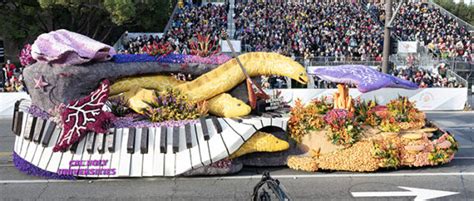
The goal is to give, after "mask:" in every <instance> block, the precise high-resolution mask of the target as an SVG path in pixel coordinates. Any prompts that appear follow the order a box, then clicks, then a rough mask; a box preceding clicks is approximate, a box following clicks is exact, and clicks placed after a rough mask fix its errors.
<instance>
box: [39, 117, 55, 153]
mask: <svg viewBox="0 0 474 201" xmlns="http://www.w3.org/2000/svg"><path fill="white" fill-rule="evenodd" d="M54 129H56V123H55V122H54V121H51V122H49V126H48V129H46V132H45V133H44V136H43V141H42V142H41V144H43V147H47V146H48V144H49V141H51V137H52V136H53V133H54Z"/></svg>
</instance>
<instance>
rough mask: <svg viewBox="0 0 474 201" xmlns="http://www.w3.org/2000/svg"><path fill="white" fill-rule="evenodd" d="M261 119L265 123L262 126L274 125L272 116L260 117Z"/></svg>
mask: <svg viewBox="0 0 474 201" xmlns="http://www.w3.org/2000/svg"><path fill="white" fill-rule="evenodd" d="M259 119H260V121H261V122H262V124H263V127H262V128H264V127H268V126H271V125H272V118H271V117H259Z"/></svg>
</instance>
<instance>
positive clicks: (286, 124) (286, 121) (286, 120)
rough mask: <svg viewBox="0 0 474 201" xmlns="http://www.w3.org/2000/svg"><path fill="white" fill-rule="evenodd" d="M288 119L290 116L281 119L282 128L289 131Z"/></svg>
mask: <svg viewBox="0 0 474 201" xmlns="http://www.w3.org/2000/svg"><path fill="white" fill-rule="evenodd" d="M288 120H289V118H288V117H283V118H282V120H281V122H282V129H283V130H284V131H287V129H288V128H287V127H288Z"/></svg>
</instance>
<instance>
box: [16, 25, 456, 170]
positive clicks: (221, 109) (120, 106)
mask: <svg viewBox="0 0 474 201" xmlns="http://www.w3.org/2000/svg"><path fill="white" fill-rule="evenodd" d="M204 43H205V39H204V40H203V39H202V37H200V39H199V40H198V41H196V44H195V45H193V48H194V49H193V51H194V53H196V54H195V55H180V54H172V53H170V49H169V47H167V46H163V45H156V44H153V45H150V46H149V47H147V49H146V51H145V52H146V53H147V54H141V55H121V54H115V51H114V50H113V48H111V47H110V46H108V45H105V44H102V43H99V42H97V41H94V40H92V39H90V38H87V37H85V36H82V35H79V34H76V33H72V32H69V31H66V30H58V31H55V32H50V33H46V34H42V35H40V36H39V37H38V38H37V40H36V41H35V43H34V44H33V46H32V50H31V52H32V56H33V58H34V59H35V60H36V61H37V62H36V63H34V64H31V65H29V66H28V67H26V69H25V70H24V77H25V82H26V86H27V88H28V90H29V94H30V96H31V101H25V100H20V101H18V102H17V103H16V104H15V110H14V117H13V122H12V130H13V133H14V134H15V135H16V140H15V146H14V153H13V160H14V164H15V166H16V167H17V168H18V169H19V170H20V171H23V172H25V173H27V174H30V175H35V176H44V177H49V178H61V179H74V178H77V177H86V178H96V177H99V178H103V177H150V176H193V175H225V174H232V173H237V172H239V171H240V170H241V169H242V168H243V166H244V165H251V166H262V167H267V166H286V165H287V166H288V167H290V168H292V169H296V170H303V171H319V170H343V171H359V172H372V171H376V170H379V169H381V168H385V169H387V168H400V167H421V166H435V165H441V164H445V163H448V162H449V161H450V160H452V158H453V156H454V154H455V152H456V149H457V143H456V141H455V140H454V138H453V137H452V136H451V135H450V134H449V133H447V132H445V131H442V130H440V129H439V128H438V127H436V126H435V125H433V124H432V123H430V122H429V121H427V120H426V117H425V115H424V113H423V112H421V111H419V110H417V109H416V108H415V107H414V103H412V102H410V101H408V99H407V98H405V97H400V98H398V99H396V100H392V101H391V102H390V103H389V104H387V105H378V104H377V102H376V101H361V100H358V99H356V100H354V99H353V98H352V97H351V96H349V93H348V87H347V86H348V85H356V86H357V88H358V89H359V90H360V91H361V92H367V91H371V90H377V89H380V88H384V87H400V88H406V89H414V88H416V86H414V85H413V84H412V83H410V82H407V81H404V80H400V79H398V78H395V77H393V76H390V75H386V74H383V73H380V72H377V71H375V70H371V69H369V68H367V67H364V66H339V67H334V68H318V69H316V70H312V71H311V72H306V70H305V68H304V67H303V66H301V65H300V64H299V63H297V62H295V61H293V60H292V59H290V58H288V57H285V56H282V55H279V54H276V53H266V52H251V53H245V54H241V55H239V56H238V57H235V58H232V57H229V56H226V55H221V54H217V53H216V52H213V51H210V49H209V48H208V46H206V45H203V44H204ZM179 73H181V74H183V75H186V76H185V77H186V79H185V80H179V79H176V76H173V75H176V74H179ZM307 73H310V74H314V75H316V76H319V77H320V78H321V79H325V80H328V81H331V82H336V83H339V85H338V92H337V93H335V94H334V95H333V96H332V97H325V98H321V99H314V100H313V101H311V102H310V103H301V102H299V101H297V103H296V104H295V105H294V106H293V107H290V106H288V105H287V104H286V103H285V101H283V99H282V98H281V97H280V93H279V92H278V91H277V90H275V91H272V92H268V91H264V90H262V89H261V88H260V87H259V84H258V83H255V82H254V81H253V80H252V79H251V77H256V76H261V75H279V76H286V77H289V78H291V79H293V80H295V81H297V82H300V83H302V84H306V83H307V81H308V78H307Z"/></svg>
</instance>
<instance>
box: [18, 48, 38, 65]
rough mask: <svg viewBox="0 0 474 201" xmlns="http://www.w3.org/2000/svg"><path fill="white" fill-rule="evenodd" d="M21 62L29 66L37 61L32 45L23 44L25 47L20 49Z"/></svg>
mask: <svg viewBox="0 0 474 201" xmlns="http://www.w3.org/2000/svg"><path fill="white" fill-rule="evenodd" d="M19 57H20V63H21V65H22V66H29V65H31V64H33V63H35V62H36V60H35V59H33V57H32V56H31V45H30V44H26V45H25V46H23V49H21V51H20V56H19Z"/></svg>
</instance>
